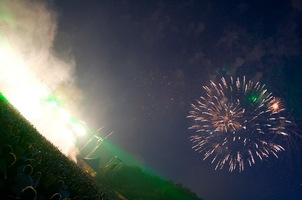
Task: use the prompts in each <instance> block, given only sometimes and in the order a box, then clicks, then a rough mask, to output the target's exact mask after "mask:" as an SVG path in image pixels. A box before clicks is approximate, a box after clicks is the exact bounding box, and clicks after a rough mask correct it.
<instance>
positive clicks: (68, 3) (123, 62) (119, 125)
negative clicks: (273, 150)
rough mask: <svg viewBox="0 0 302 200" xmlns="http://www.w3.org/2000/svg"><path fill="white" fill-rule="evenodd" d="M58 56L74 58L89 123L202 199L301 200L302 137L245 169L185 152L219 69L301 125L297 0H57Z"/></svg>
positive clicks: (301, 30) (301, 19) (301, 20)
mask: <svg viewBox="0 0 302 200" xmlns="http://www.w3.org/2000/svg"><path fill="white" fill-rule="evenodd" d="M53 7H54V10H55V11H56V12H57V13H58V34H57V38H56V45H55V49H56V50H57V52H58V54H61V55H64V56H66V55H67V56H68V55H73V56H74V58H75V61H76V74H77V84H78V86H79V87H80V88H81V89H82V91H83V102H82V105H83V108H84V111H83V112H84V116H85V119H84V120H85V121H87V123H88V124H89V126H91V127H92V128H94V129H97V128H99V127H101V126H104V127H105V132H106V131H107V132H109V131H114V134H113V135H112V137H110V140H111V141H112V142H113V143H115V144H117V145H118V146H120V147H121V148H123V149H125V150H126V151H127V152H129V153H130V154H132V155H133V156H134V157H135V158H137V159H138V160H139V161H141V162H142V163H143V164H144V165H146V166H149V167H150V168H152V169H154V170H155V171H157V172H159V173H160V174H162V175H163V176H164V177H165V178H167V179H170V180H172V181H174V182H177V183H181V184H182V185H184V186H185V187H188V188H190V189H191V190H192V191H194V192H196V193H197V194H198V195H199V196H200V197H203V198H205V199H207V200H224V199H233V200H249V199H257V200H261V199H276V200H279V199H280V200H281V199H292V200H295V199H297V200H298V199H302V173H301V167H302V158H301V155H300V153H301V149H300V148H298V147H297V146H299V145H301V141H300V140H299V139H297V138H296V137H295V136H294V137H293V140H294V142H293V143H295V144H292V145H290V148H288V150H287V151H286V152H283V153H281V155H280V159H275V158H271V159H268V160H267V161H264V162H262V163H261V162H260V161H258V162H257V164H256V165H255V166H253V167H251V168H246V169H245V170H244V171H243V172H242V173H238V172H233V173H229V172H228V171H227V170H226V169H224V170H219V171H215V170H214V165H212V164H210V162H208V161H205V162H204V161H202V156H201V155H200V154H198V153H196V152H195V151H194V150H192V149H191V147H192V144H191V143H190V141H189V139H188V137H189V136H190V135H193V134H194V132H193V131H191V130H188V127H189V126H190V125H191V121H190V120H189V119H187V118H186V116H187V115H188V112H189V110H190V103H194V102H195V99H197V98H198V97H199V96H200V95H202V92H203V90H202V86H203V85H207V84H208V83H209V81H210V80H214V81H215V80H218V79H219V78H220V77H221V76H243V75H244V76H246V77H247V78H248V79H252V80H255V81H260V82H261V83H263V84H266V85H267V88H268V89H269V90H270V91H272V92H273V94H274V95H276V96H279V97H281V98H282V99H283V104H284V105H285V106H286V107H287V114H288V116H289V118H291V119H292V120H293V121H295V123H296V124H297V126H296V127H295V128H293V129H294V131H292V132H295V133H294V134H293V135H296V133H299V130H300V127H301V121H300V120H301V115H302V110H301V100H300V99H301V97H302V96H301V95H302V91H301V84H302V81H301V80H302V79H301V75H302V67H301V65H302V51H301V50H302V49H301V48H302V44H301V43H302V40H301V39H302V37H301V36H302V2H301V1H299V0H292V1H288V0H284V1H281V0H280V1H269V0H267V1H222V0H221V1H197V0H196V1H194V0H189V1H147V0H146V1H130V0H117V1H110V0H108V1H103V0H101V1H100V0H91V1H84V0H64V1H60V0H56V1H54V4H53Z"/></svg>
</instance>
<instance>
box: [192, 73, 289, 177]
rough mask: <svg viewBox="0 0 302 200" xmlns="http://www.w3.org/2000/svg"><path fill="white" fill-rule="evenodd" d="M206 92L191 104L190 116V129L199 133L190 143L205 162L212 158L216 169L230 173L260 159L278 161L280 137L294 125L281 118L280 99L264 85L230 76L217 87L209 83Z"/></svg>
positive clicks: (286, 135) (284, 135)
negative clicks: (275, 158) (271, 157)
mask: <svg viewBox="0 0 302 200" xmlns="http://www.w3.org/2000/svg"><path fill="white" fill-rule="evenodd" d="M203 89H204V90H205V95H203V96H201V97H200V99H199V100H197V103H196V104H192V110H191V111H190V114H189V116H188V118H192V119H193V120H194V124H193V125H192V126H191V127H189V129H194V130H195V131H196V135H193V136H191V137H190V140H191V141H192V142H193V144H194V146H193V149H195V150H196V151H198V152H200V153H203V159H204V160H206V159H212V161H211V162H212V163H215V164H216V167H215V169H222V168H223V167H224V166H225V165H228V166H229V171H234V170H235V169H236V168H238V169H239V171H242V170H244V167H245V165H247V164H248V165H249V166H252V165H253V164H255V162H256V160H257V158H258V159H260V160H263V159H264V158H268V157H270V156H274V157H277V158H278V154H279V152H280V151H285V148H284V147H283V146H282V145H281V144H280V138H282V137H288V133H287V132H286V126H287V125H288V124H290V123H291V122H290V121H289V120H287V119H286V118H285V117H284V116H283V115H282V114H283V111H284V110H285V109H284V108H283V107H282V105H281V100H280V99H279V98H276V97H274V96H273V95H272V93H269V92H268V91H267V89H266V88H265V85H261V84H260V83H259V82H256V83H254V82H252V81H246V79H245V77H243V78H242V79H240V78H237V79H236V80H234V79H233V78H232V77H230V79H229V80H226V79H225V78H221V81H220V82H219V83H217V84H216V83H214V82H213V81H210V85H209V86H204V87H203Z"/></svg>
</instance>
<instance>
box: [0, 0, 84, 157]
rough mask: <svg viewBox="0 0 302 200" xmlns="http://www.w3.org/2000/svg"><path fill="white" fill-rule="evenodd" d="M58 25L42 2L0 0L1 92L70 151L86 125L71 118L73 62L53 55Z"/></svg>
mask: <svg viewBox="0 0 302 200" xmlns="http://www.w3.org/2000/svg"><path fill="white" fill-rule="evenodd" d="M56 29H57V26H56V14H55V13H54V12H53V11H51V10H49V9H48V8H47V5H46V4H45V3H43V2H42V1H34V0H22V1H18V0H1V1H0V92H2V93H3V94H4V95H5V96H6V97H7V99H8V100H9V101H10V102H11V103H12V104H13V105H14V106H15V107H16V108H17V109H18V110H19V111H20V112H21V114H22V115H23V116H24V117H25V118H27V119H28V120H29V121H30V122H31V123H32V124H33V125H34V126H35V127H36V128H37V130H38V131H39V132H40V133H41V134H42V135H44V136H45V137H46V138H47V139H48V140H50V141H51V142H52V143H53V144H54V145H56V146H57V147H58V148H59V149H60V150H61V151H62V152H63V153H64V154H65V155H69V154H73V153H74V152H75V150H76V148H75V138H76V135H77V132H83V131H85V130H84V128H83V127H81V126H82V123H81V122H78V121H76V120H74V117H73V116H74V112H75V109H73V108H74V105H75V104H74V102H73V101H72V98H78V96H79V94H80V93H79V90H78V89H77V88H76V86H75V84H74V83H75V63H74V61H73V60H72V59H70V58H64V59H62V58H61V57H60V58H59V57H57V56H56V55H55V52H54V50H53V43H54V40H55V36H56ZM71 93H72V94H71ZM75 93H76V94H75ZM74 95H76V96H74ZM59 104H60V105H59ZM63 107H64V109H63ZM65 108H68V109H65ZM77 114H78V112H77Z"/></svg>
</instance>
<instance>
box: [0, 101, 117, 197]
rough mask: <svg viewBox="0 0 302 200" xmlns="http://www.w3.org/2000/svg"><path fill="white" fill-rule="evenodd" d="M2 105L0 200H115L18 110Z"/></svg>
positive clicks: (0, 127) (0, 126) (0, 114)
mask: <svg viewBox="0 0 302 200" xmlns="http://www.w3.org/2000/svg"><path fill="white" fill-rule="evenodd" d="M3 103H4V102H2V101H1V102H0V138H1V139H0V150H1V152H0V194H1V199H3V200H6V199H7V200H9V199H26V200H34V199H36V200H48V199H52V200H55V199H56V200H60V199H65V200H66V199H73V200H77V199H80V200H85V199H87V200H94V199H106V200H107V199H115V197H114V195H113V192H112V191H110V190H109V189H106V187H105V186H104V187H103V186H100V185H99V183H96V182H95V180H94V179H93V178H92V177H90V176H89V175H88V174H86V173H85V172H84V171H82V170H81V169H79V168H78V166H77V165H76V163H74V162H72V161H70V160H69V159H68V158H67V157H66V156H64V155H63V154H62V153H61V152H60V151H59V150H58V149H57V148H55V147H54V146H53V145H52V144H51V143H50V142H48V141H47V140H46V139H45V138H44V137H43V136H42V135H40V134H39V133H38V132H37V131H36V129H35V128H34V127H32V126H31V125H30V124H29V123H27V121H25V119H24V118H23V117H21V116H20V115H19V114H17V113H18V111H16V110H15V109H13V108H11V107H10V106H6V105H5V104H6V103H5V104H4V105H5V106H3V105H2V104H3ZM109 194H110V195H109Z"/></svg>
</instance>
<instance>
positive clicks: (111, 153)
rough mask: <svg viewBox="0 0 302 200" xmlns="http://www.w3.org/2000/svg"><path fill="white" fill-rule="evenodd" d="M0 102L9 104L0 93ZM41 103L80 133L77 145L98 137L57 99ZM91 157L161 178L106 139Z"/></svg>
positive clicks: (50, 98)
mask: <svg viewBox="0 0 302 200" xmlns="http://www.w3.org/2000/svg"><path fill="white" fill-rule="evenodd" d="M0 100H2V101H5V102H9V101H8V100H7V99H6V98H5V97H4V95H3V94H2V93H0ZM42 102H43V103H47V104H49V105H50V106H52V107H54V108H55V109H57V110H56V111H58V112H62V113H63V114H64V117H63V118H64V119H65V120H66V121H68V122H69V123H70V125H71V129H73V130H74V131H75V132H77V133H78V132H81V133H82V134H81V133H80V134H79V136H78V140H79V141H78V143H83V142H87V141H88V140H89V138H91V137H93V135H98V133H97V132H96V131H93V130H91V129H89V128H88V127H87V126H86V125H85V124H84V123H82V122H81V121H80V120H78V119H77V118H76V117H74V116H71V115H69V113H67V112H66V111H64V109H63V107H62V102H61V101H60V100H59V98H57V97H55V96H50V97H49V98H47V99H45V100H43V101H42ZM83 132H85V134H83ZM84 135H86V136H84ZM79 145H80V146H79ZM79 145H78V146H79V148H81V145H83V144H79ZM95 145H96V144H95V143H94V145H93V144H92V145H88V149H89V148H90V150H91V148H94V147H95ZM89 146H90V147H89ZM84 150H85V149H84ZM85 153H87V151H86V152H83V153H80V154H81V155H82V156H84V155H85ZM91 157H100V158H102V159H101V160H106V159H103V158H105V157H107V158H108V159H107V160H110V159H112V158H115V157H117V158H118V159H120V160H121V161H122V162H124V163H127V164H129V165H136V166H140V167H141V168H142V169H143V170H144V171H145V172H147V173H149V174H153V175H156V176H161V177H163V176H162V175H160V174H159V173H158V172H155V171H154V170H152V169H151V168H149V167H147V166H145V165H143V164H142V163H141V162H140V161H138V160H137V159H135V158H134V157H133V156H132V155H130V154H129V153H127V152H126V151H125V150H123V149H122V148H120V147H118V146H117V145H115V144H113V143H112V142H110V141H109V140H108V139H104V138H103V141H102V144H101V145H100V146H99V147H98V148H97V149H96V151H95V152H94V153H93V154H92V155H91Z"/></svg>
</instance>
